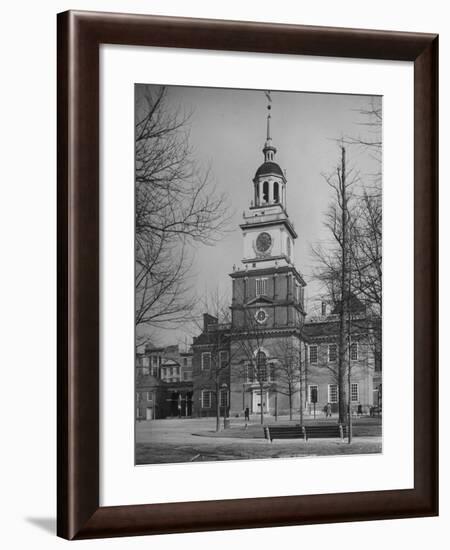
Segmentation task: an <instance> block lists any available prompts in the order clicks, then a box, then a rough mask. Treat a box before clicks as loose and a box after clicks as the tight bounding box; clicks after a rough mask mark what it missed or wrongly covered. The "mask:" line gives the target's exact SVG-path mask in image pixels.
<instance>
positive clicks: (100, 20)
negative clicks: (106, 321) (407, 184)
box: [57, 11, 438, 539]
mask: <svg viewBox="0 0 450 550" xmlns="http://www.w3.org/2000/svg"><path fill="white" fill-rule="evenodd" d="M57 25H58V29H57V30H58V38H57V39H58V44H57V47H58V106H57V107H58V142H57V148H58V167H57V176H58V205H57V206H58V383H57V390H58V411H57V415H58V421H57V422H58V425H57V431H58V445H57V451H58V458H57V469H58V471H57V477H58V495H57V497H58V509H57V534H58V535H59V536H61V537H63V538H66V539H83V538H99V537H113V536H131V535H145V534H161V533H177V532H192V531H208V530H218V529H244V528H256V527H269V526H283V525H301V524H314V523H325V522H343V521H361V520H374V519H389V518H405V517H418V516H432V515H437V514H438V412H437V411H438V361H437V334H438V321H437V313H438V306H437V298H438V283H437V264H438V252H437V246H438V237H437V227H438V223H437V221H438V220H437V212H438V209H437V201H438V191H437V185H438V164H437V162H438V37H437V35H434V34H421V33H404V32H392V31H373V30H361V29H338V28H327V27H309V26H298V25H279V24H272V23H253V22H241V21H221V20H206V19H187V18H172V17H156V16H148V15H132V14H113V13H96V12H81V11H69V12H64V13H61V14H58V20H57ZM101 44H118V45H134V46H157V47H170V48H192V49H202V50H204V49H207V50H223V51H233V52H240V51H242V52H259V53H283V54H291V55H310V56H311V55H312V56H330V57H338V58H362V59H384V60H401V61H412V62H414V488H413V489H406V490H385V491H365V492H357V493H337V494H318V495H299V496H279V497H267V498H246V499H238V500H214V501H199V502H174V503H164V504H145V505H126V506H106V507H105V506H100V505H99V480H100V475H101V472H100V466H99V464H100V462H99V456H100V453H99V438H100V430H101V427H100V422H99V390H100V381H99V349H100V345H99V330H100V315H99V297H100V278H99V274H100V270H99V266H100V244H99V208H100V194H99V143H100V131H99V123H98V121H99V109H100V89H99V70H100V66H99V48H100V45H101Z"/></svg>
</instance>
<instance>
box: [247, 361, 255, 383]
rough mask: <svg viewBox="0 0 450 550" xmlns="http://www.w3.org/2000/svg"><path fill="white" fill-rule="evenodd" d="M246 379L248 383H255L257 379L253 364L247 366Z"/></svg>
mask: <svg viewBox="0 0 450 550" xmlns="http://www.w3.org/2000/svg"><path fill="white" fill-rule="evenodd" d="M245 378H246V380H247V382H253V381H254V379H255V375H254V369H253V365H252V363H247V364H246V365H245Z"/></svg>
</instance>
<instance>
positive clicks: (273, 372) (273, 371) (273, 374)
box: [269, 363, 277, 382]
mask: <svg viewBox="0 0 450 550" xmlns="http://www.w3.org/2000/svg"><path fill="white" fill-rule="evenodd" d="M276 372H277V371H276V368H275V363H269V376H270V380H271V381H272V382H274V381H275V380H276Z"/></svg>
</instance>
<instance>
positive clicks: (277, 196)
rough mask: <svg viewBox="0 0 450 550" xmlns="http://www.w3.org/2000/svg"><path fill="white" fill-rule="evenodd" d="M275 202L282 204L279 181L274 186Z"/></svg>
mask: <svg viewBox="0 0 450 550" xmlns="http://www.w3.org/2000/svg"><path fill="white" fill-rule="evenodd" d="M273 200H274V202H280V191H279V187H278V182H277V181H276V182H275V183H274V184H273Z"/></svg>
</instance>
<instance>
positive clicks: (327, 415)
mask: <svg viewBox="0 0 450 550" xmlns="http://www.w3.org/2000/svg"><path fill="white" fill-rule="evenodd" d="M326 417H327V418H328V417H329V418H331V403H327V409H326Z"/></svg>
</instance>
